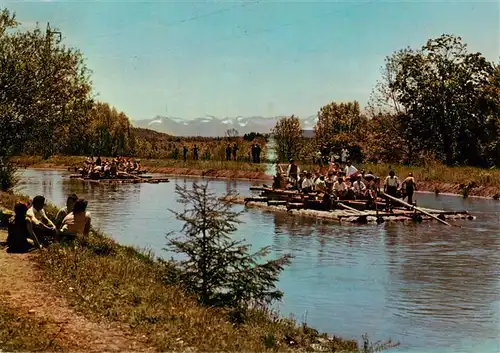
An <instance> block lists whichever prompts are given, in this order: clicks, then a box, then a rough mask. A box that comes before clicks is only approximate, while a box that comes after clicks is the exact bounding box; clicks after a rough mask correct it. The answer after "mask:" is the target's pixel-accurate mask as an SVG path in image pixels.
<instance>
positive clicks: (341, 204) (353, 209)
mask: <svg viewBox="0 0 500 353" xmlns="http://www.w3.org/2000/svg"><path fill="white" fill-rule="evenodd" d="M337 205H339V206H341V207H344V208H345V209H346V210H350V211H353V212H356V213H358V214H360V215H363V216H368V213H365V212H362V211H360V210H357V209H355V208H352V207H351V206H347V205H344V204H343V203H342V202H338V201H337Z"/></svg>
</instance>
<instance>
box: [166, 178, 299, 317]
mask: <svg viewBox="0 0 500 353" xmlns="http://www.w3.org/2000/svg"><path fill="white" fill-rule="evenodd" d="M176 193H177V194H178V195H179V200H178V201H179V202H180V203H181V204H183V205H185V209H184V210H183V211H182V212H175V211H171V212H173V213H174V214H175V216H176V218H177V219H179V220H181V221H183V222H184V227H183V228H182V232H183V233H184V237H172V234H170V235H168V236H167V239H169V241H168V246H167V250H172V251H174V252H177V253H181V254H184V255H185V256H186V257H187V258H186V259H185V260H183V261H180V262H179V273H180V275H179V280H180V282H181V283H182V284H183V285H184V286H185V288H186V289H187V290H188V291H190V292H192V293H195V294H196V295H197V296H198V299H199V301H200V303H202V304H204V305H210V306H226V307H232V308H239V309H246V308H248V305H249V304H250V303H254V304H262V305H265V304H269V303H271V302H272V301H273V300H278V299H280V298H281V297H282V295H283V293H282V292H280V291H278V290H276V288H275V284H276V281H277V280H278V276H279V274H280V272H281V271H282V270H283V268H284V266H286V265H287V264H289V262H290V256H289V255H284V256H281V257H280V258H278V259H276V260H270V261H267V262H266V261H260V260H261V258H262V257H264V256H266V255H267V254H268V253H269V248H268V247H266V248H262V249H260V250H258V251H257V252H255V253H250V252H249V248H250V247H249V245H247V244H244V243H243V241H235V240H232V239H231V237H230V234H231V233H232V232H234V231H235V230H236V225H237V224H239V223H240V221H239V220H238V217H239V215H240V213H238V212H234V211H232V202H231V201H232V200H233V197H234V193H233V192H229V193H228V194H227V195H226V196H225V197H224V200H225V201H220V200H219V199H218V198H217V196H216V195H215V194H214V193H212V192H210V191H209V189H208V182H207V183H205V184H203V185H198V184H197V183H193V185H192V188H188V187H186V186H180V185H176Z"/></svg>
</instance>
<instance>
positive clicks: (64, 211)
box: [54, 194, 78, 229]
mask: <svg viewBox="0 0 500 353" xmlns="http://www.w3.org/2000/svg"><path fill="white" fill-rule="evenodd" d="M76 200H78V196H76V195H75V194H71V195H69V196H68V198H67V199H66V207H63V208H61V209H60V210H59V212H57V215H56V219H55V221H54V224H55V225H56V227H57V229H59V228H60V227H61V225H62V221H63V219H64V217H66V216H67V215H68V214H69V213H70V212H71V211H73V206H74V205H75V202H76Z"/></svg>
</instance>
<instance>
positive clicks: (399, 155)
mask: <svg viewBox="0 0 500 353" xmlns="http://www.w3.org/2000/svg"><path fill="white" fill-rule="evenodd" d="M403 118H404V115H402V114H390V113H379V114H377V115H375V116H374V117H372V118H371V119H370V120H368V123H367V128H366V133H365V135H364V138H363V143H362V145H363V151H364V152H365V159H366V161H368V162H373V163H377V162H382V163H407V162H409V159H408V158H409V155H412V154H411V153H410V152H409V151H408V150H409V149H410V148H411V144H409V143H408V141H407V140H406V138H405V134H403V133H401V131H403V128H402V126H401V125H402V121H401V120H402V119H403Z"/></svg>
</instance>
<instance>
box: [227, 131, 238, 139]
mask: <svg viewBox="0 0 500 353" xmlns="http://www.w3.org/2000/svg"><path fill="white" fill-rule="evenodd" d="M238 136H239V132H238V130H236V129H235V128H231V129H227V130H226V137H227V138H228V139H230V140H231V139H233V138H235V137H238Z"/></svg>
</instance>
